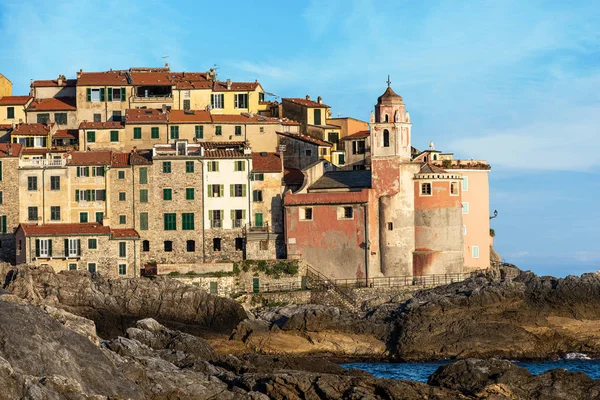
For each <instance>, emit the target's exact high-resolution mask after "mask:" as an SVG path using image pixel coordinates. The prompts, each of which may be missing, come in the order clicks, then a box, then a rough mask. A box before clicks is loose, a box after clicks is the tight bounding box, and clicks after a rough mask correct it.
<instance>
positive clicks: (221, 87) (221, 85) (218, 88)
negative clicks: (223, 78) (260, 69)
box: [213, 81, 260, 92]
mask: <svg viewBox="0 0 600 400" xmlns="http://www.w3.org/2000/svg"><path fill="white" fill-rule="evenodd" d="M259 85H260V83H258V81H257V82H231V89H227V82H215V83H214V85H213V91H215V92H226V91H231V92H236V91H237V92H239V91H252V90H256V88H257V87H258V86H259Z"/></svg>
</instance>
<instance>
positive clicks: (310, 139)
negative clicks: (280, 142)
mask: <svg viewBox="0 0 600 400" xmlns="http://www.w3.org/2000/svg"><path fill="white" fill-rule="evenodd" d="M276 133H277V134H278V135H281V136H286V137H289V138H291V139H296V140H301V141H303V142H306V143H311V144H314V145H315V146H323V147H332V146H333V144H332V143H329V142H325V141H323V140H319V139H315V138H314V137H312V136H307V135H300V134H297V133H291V132H276Z"/></svg>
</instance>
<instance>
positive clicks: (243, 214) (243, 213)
mask: <svg viewBox="0 0 600 400" xmlns="http://www.w3.org/2000/svg"><path fill="white" fill-rule="evenodd" d="M242 219H243V220H245V219H246V210H242Z"/></svg>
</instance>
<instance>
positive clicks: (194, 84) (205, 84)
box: [175, 81, 213, 90]
mask: <svg viewBox="0 0 600 400" xmlns="http://www.w3.org/2000/svg"><path fill="white" fill-rule="evenodd" d="M212 85H213V83H212V81H185V82H177V84H176V85H175V88H176V89H181V90H187V89H212Z"/></svg>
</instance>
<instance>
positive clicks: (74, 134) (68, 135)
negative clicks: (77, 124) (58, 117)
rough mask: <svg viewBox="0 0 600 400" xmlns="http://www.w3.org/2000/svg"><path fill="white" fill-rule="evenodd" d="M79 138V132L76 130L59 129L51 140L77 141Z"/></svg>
mask: <svg viewBox="0 0 600 400" xmlns="http://www.w3.org/2000/svg"><path fill="white" fill-rule="evenodd" d="M77 138H79V131H78V130H77V129H59V130H58V131H56V133H55V134H54V135H52V139H77Z"/></svg>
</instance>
